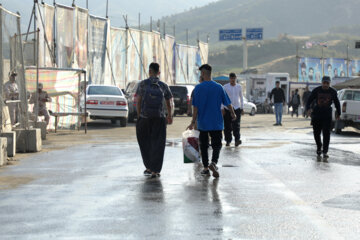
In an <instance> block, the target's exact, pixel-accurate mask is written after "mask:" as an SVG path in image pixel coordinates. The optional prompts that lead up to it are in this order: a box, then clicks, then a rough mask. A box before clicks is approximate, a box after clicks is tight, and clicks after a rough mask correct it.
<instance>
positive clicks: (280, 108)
mask: <svg viewBox="0 0 360 240" xmlns="http://www.w3.org/2000/svg"><path fill="white" fill-rule="evenodd" d="M274 106H275V115H276V123H277V124H281V120H282V113H283V104H282V103H275V104H274Z"/></svg>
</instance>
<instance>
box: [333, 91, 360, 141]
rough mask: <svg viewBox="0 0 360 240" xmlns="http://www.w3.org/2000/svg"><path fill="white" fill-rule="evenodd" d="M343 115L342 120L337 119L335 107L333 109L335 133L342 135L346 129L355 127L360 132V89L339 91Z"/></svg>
mask: <svg viewBox="0 0 360 240" xmlns="http://www.w3.org/2000/svg"><path fill="white" fill-rule="evenodd" d="M338 98H339V101H340V107H341V115H340V120H336V119H335V111H336V109H335V106H334V105H333V106H332V109H333V116H332V119H333V123H332V127H333V128H334V130H335V133H337V134H340V133H341V130H342V129H343V128H345V127H354V128H356V129H359V130H360V89H342V90H340V91H338Z"/></svg>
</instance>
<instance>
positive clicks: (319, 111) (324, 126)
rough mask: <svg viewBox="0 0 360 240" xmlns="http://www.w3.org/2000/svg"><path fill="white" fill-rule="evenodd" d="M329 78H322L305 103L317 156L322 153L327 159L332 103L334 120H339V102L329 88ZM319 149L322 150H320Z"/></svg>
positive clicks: (334, 92) (332, 90) (334, 91)
mask: <svg viewBox="0 0 360 240" xmlns="http://www.w3.org/2000/svg"><path fill="white" fill-rule="evenodd" d="M330 81H331V80H330V77H328V76H324V77H323V79H322V84H321V86H320V87H317V88H315V89H314V90H313V91H312V92H311V95H310V97H309V99H308V101H307V103H306V109H307V114H308V116H309V115H310V114H311V123H312V125H313V129H314V138H315V142H316V145H317V151H316V153H317V155H318V156H320V155H321V153H323V157H324V158H328V157H329V156H328V154H327V153H328V150H329V144H330V131H331V121H332V107H331V104H332V103H334V104H335V107H336V114H335V115H336V119H337V120H338V119H340V114H341V110H340V102H339V99H338V97H337V92H336V90H335V89H334V88H331V87H330ZM313 101H315V103H314V105H315V106H314V108H313V109H310V105H311V103H312V102H313ZM321 132H322V134H323V142H324V144H322V143H321V137H320V135H321ZM321 148H323V149H322V150H321Z"/></svg>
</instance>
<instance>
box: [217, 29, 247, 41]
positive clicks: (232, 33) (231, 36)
mask: <svg viewBox="0 0 360 240" xmlns="http://www.w3.org/2000/svg"><path fill="white" fill-rule="evenodd" d="M219 40H220V41H241V40H242V29H224V30H220V31H219Z"/></svg>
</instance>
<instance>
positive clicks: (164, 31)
mask: <svg viewBox="0 0 360 240" xmlns="http://www.w3.org/2000/svg"><path fill="white" fill-rule="evenodd" d="M163 25H164V26H163V34H164V38H165V35H166V23H165V22H164V24H163Z"/></svg>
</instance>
